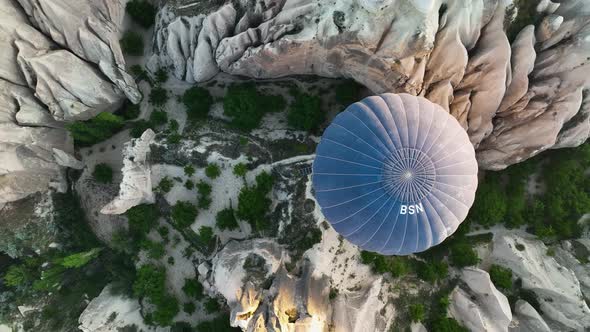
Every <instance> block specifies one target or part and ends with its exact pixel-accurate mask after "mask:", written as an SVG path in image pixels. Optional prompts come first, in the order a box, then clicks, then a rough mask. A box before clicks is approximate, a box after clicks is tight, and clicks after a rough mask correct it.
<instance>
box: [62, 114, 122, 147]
mask: <svg viewBox="0 0 590 332" xmlns="http://www.w3.org/2000/svg"><path fill="white" fill-rule="evenodd" d="M66 128H67V129H68V130H69V131H70V133H71V134H72V137H73V138H74V142H75V143H76V145H78V146H90V145H94V144H96V143H99V142H102V141H104V140H106V139H108V138H110V137H111V136H113V135H114V134H116V133H117V132H119V130H121V129H122V128H123V118H121V117H119V116H117V115H114V114H111V113H107V112H102V113H99V114H98V115H97V116H95V117H94V118H92V119H90V120H88V121H76V122H74V123H71V124H68V125H67V126H66Z"/></svg>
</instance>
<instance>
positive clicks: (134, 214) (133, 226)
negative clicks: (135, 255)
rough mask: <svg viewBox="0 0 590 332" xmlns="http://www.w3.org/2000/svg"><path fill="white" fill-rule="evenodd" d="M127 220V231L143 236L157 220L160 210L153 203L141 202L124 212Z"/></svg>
mask: <svg viewBox="0 0 590 332" xmlns="http://www.w3.org/2000/svg"><path fill="white" fill-rule="evenodd" d="M125 214H126V215H127V219H128V220H129V232H131V233H132V234H136V235H138V236H140V237H144V236H145V235H147V233H149V232H150V230H151V229H152V228H153V227H154V226H155V225H156V223H157V222H158V218H160V211H159V210H158V208H157V207H156V206H155V205H154V204H141V205H137V206H134V207H132V208H131V209H129V210H127V212H126V213H125Z"/></svg>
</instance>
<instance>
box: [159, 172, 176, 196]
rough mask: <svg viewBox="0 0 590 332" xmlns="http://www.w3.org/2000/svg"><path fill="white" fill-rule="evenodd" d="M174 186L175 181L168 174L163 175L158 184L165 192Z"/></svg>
mask: <svg viewBox="0 0 590 332" xmlns="http://www.w3.org/2000/svg"><path fill="white" fill-rule="evenodd" d="M172 187H174V182H172V180H170V178H169V177H167V176H165V177H163V178H162V179H161V180H160V183H159V184H158V189H159V190H160V191H162V192H163V193H169V192H170V190H172Z"/></svg>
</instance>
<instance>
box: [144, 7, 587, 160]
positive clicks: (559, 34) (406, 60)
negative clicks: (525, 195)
mask: <svg viewBox="0 0 590 332" xmlns="http://www.w3.org/2000/svg"><path fill="white" fill-rule="evenodd" d="M248 4H249V2H248V3H247V2H246V1H234V2H232V3H230V4H226V5H224V6H222V7H220V8H204V9H203V10H202V11H201V12H199V13H198V15H196V16H183V13H185V12H183V11H180V10H178V11H177V10H176V8H174V6H172V5H166V6H165V7H164V8H163V9H162V11H161V13H160V15H159V22H158V25H157V29H156V30H157V31H156V37H155V45H154V46H155V50H156V54H155V55H154V56H153V58H152V59H151V62H150V63H151V65H152V67H153V68H156V67H157V65H163V66H172V67H173V68H174V73H175V75H176V76H177V77H178V78H179V79H184V80H187V81H189V82H193V81H197V82H201V81H205V80H208V79H210V78H211V77H212V76H213V75H214V74H215V73H216V72H217V71H218V70H221V71H224V72H227V73H230V74H235V75H244V76H249V77H254V78H277V77H283V76H288V75H302V74H303V75H320V76H325V77H349V78H353V79H355V80H357V81H358V82H360V83H362V84H364V85H366V86H367V87H368V88H370V89H371V90H372V91H373V92H375V93H382V92H385V91H392V92H408V93H412V94H420V95H423V96H425V97H427V98H428V99H430V100H432V101H434V102H437V103H439V104H440V105H441V106H443V107H444V108H445V109H447V110H449V111H450V112H451V114H453V115H454V116H455V117H456V118H457V119H458V120H459V121H460V122H461V123H462V125H463V126H464V127H465V129H466V130H467V131H468V133H469V134H470V138H471V141H472V143H473V144H474V146H475V147H476V148H477V151H478V159H479V162H480V166H481V167H482V168H486V169H502V168H505V167H507V166H508V165H511V164H514V163H517V162H520V161H522V160H525V159H527V158H530V157H531V156H534V155H536V154H538V153H539V152H541V151H544V150H546V149H550V148H561V147H571V146H577V145H579V144H581V143H582V142H584V141H585V140H586V139H587V138H588V136H589V135H590V117H589V114H590V109H589V108H588V102H587V98H588V97H587V95H588V94H587V93H585V91H587V90H588V88H589V87H590V77H589V76H588V75H586V74H585V73H586V72H587V71H588V68H589V65H588V60H587V58H588V57H589V55H590V46H589V45H590V44H589V42H588V36H589V35H590V28H588V26H589V25H588V24H589V23H588V22H590V20H589V19H588V17H589V16H590V4H589V3H588V2H587V1H584V0H563V1H560V2H559V3H553V2H551V1H548V0H547V1H542V2H541V4H540V5H539V6H538V10H539V11H541V12H542V13H540V14H539V15H544V16H545V17H544V19H543V20H542V21H541V23H540V24H539V25H538V26H537V27H533V26H527V27H525V28H524V29H523V30H522V31H521V33H520V34H519V35H518V36H517V37H516V39H515V40H514V42H513V43H512V45H511V46H510V43H509V41H508V37H507V36H506V33H505V32H504V22H505V17H504V16H505V12H506V9H507V7H506V6H507V5H506V4H505V2H503V1H497V0H475V1H468V2H465V1H460V0H433V1H419V0H398V1H369V0H367V1H360V0H359V1H344V0H339V1H334V2H333V3H331V4H330V5H329V6H328V5H325V4H323V3H321V2H313V1H309V0H266V1H257V2H255V4H254V5H248ZM209 7H211V6H209ZM525 14H526V13H525Z"/></svg>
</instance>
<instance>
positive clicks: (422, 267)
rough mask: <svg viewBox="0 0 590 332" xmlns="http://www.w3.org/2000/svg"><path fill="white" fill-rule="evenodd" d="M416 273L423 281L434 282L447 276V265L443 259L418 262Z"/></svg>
mask: <svg viewBox="0 0 590 332" xmlns="http://www.w3.org/2000/svg"><path fill="white" fill-rule="evenodd" d="M416 274H417V275H418V278H420V279H422V280H424V281H428V282H435V281H437V280H440V279H444V278H446V277H447V275H448V265H447V263H445V262H444V261H429V262H425V263H424V262H418V263H417V269H416Z"/></svg>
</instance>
